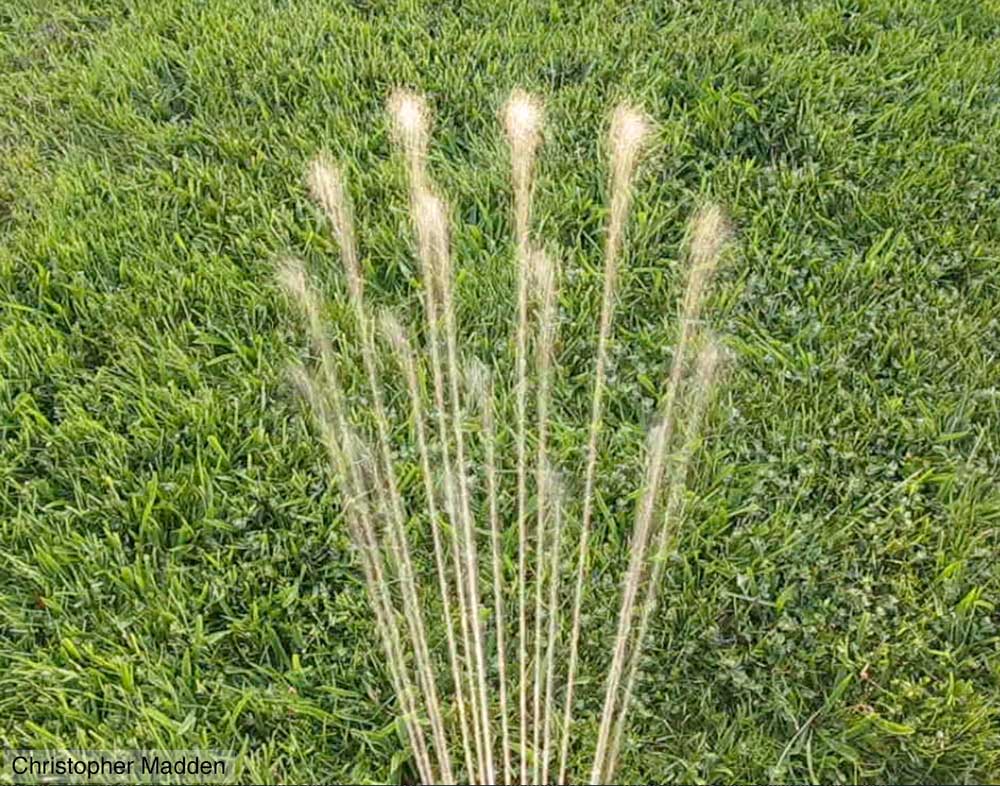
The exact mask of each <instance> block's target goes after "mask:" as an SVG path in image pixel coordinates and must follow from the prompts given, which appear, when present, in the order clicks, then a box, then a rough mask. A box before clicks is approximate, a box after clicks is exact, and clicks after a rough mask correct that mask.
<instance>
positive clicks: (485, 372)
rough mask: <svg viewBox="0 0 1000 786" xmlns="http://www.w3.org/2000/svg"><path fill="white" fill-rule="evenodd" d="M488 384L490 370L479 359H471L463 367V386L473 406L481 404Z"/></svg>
mask: <svg viewBox="0 0 1000 786" xmlns="http://www.w3.org/2000/svg"><path fill="white" fill-rule="evenodd" d="M489 383H490V370H489V369H488V368H487V367H486V364H485V363H483V361H481V360H480V359H479V358H473V359H472V360H470V361H469V363H468V364H467V365H466V367H465V386H466V388H467V389H468V391H469V394H470V395H471V396H472V399H473V403H474V404H480V405H481V404H482V402H483V401H484V400H485V398H486V395H487V390H488V389H489Z"/></svg>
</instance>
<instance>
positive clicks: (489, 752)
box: [433, 200, 496, 783]
mask: <svg viewBox="0 0 1000 786" xmlns="http://www.w3.org/2000/svg"><path fill="white" fill-rule="evenodd" d="M437 205H438V206H437V208H436V209H435V211H434V212H435V213H437V215H438V216H440V218H439V219H438V220H437V221H435V222H434V226H435V236H434V246H433V247H434V252H435V256H434V262H435V273H436V275H437V284H438V288H439V291H440V293H441V308H442V312H443V315H444V323H445V345H446V355H445V361H446V362H445V368H446V370H447V374H446V376H447V380H448V387H449V392H450V404H451V424H452V431H453V436H454V439H455V466H456V469H457V475H458V492H459V493H458V498H459V504H460V508H461V513H462V515H461V521H462V528H463V540H464V542H463V547H464V549H463V550H464V557H465V579H466V588H467V591H468V600H469V604H468V606H469V627H470V629H471V631H472V634H473V650H474V653H475V671H476V683H477V686H478V688H479V697H478V698H479V707H478V709H479V713H480V723H481V728H482V741H483V759H484V762H485V776H486V780H487V782H488V783H495V782H496V774H495V772H494V766H493V739H492V735H491V734H490V725H489V702H488V700H487V690H486V657H485V653H484V648H485V644H484V637H483V625H482V620H481V618H480V616H479V567H478V560H477V547H476V531H475V526H474V522H473V519H472V513H471V508H470V504H469V488H468V474H469V471H468V464H467V463H466V459H465V437H464V435H463V429H462V403H461V394H460V390H459V374H460V367H461V366H460V363H459V359H458V335H457V330H456V326H455V304H454V299H453V297H452V278H453V274H452V267H451V251H450V248H449V241H448V231H447V230H448V223H447V221H446V220H445V219H444V217H443V216H444V215H445V209H444V206H443V203H441V201H440V200H438V202H437Z"/></svg>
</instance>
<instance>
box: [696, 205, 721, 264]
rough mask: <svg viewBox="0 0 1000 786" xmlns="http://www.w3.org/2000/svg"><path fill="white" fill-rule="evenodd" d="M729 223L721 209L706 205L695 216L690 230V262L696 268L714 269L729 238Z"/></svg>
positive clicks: (717, 206) (716, 206)
mask: <svg viewBox="0 0 1000 786" xmlns="http://www.w3.org/2000/svg"><path fill="white" fill-rule="evenodd" d="M729 231H730V230H729V222H728V220H727V219H726V214H725V213H724V212H723V210H722V208H721V207H719V205H717V204H715V203H712V202H710V203H708V204H707V205H704V206H703V207H702V208H700V209H699V210H698V212H697V213H696V214H695V217H694V221H693V222H692V228H691V261H692V263H693V264H694V265H695V266H696V267H701V266H703V265H709V266H711V267H713V268H714V267H715V264H716V262H717V260H718V257H719V253H720V252H721V250H722V246H723V245H724V244H725V242H726V239H727V238H728V237H729Z"/></svg>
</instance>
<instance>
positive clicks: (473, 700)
mask: <svg viewBox="0 0 1000 786" xmlns="http://www.w3.org/2000/svg"><path fill="white" fill-rule="evenodd" d="M413 218H414V224H415V228H416V235H417V252H418V257H419V260H420V266H421V275H422V277H423V281H424V316H425V321H426V325H427V335H428V346H429V347H430V356H431V373H432V377H433V380H434V410H435V413H436V418H437V428H438V436H439V440H440V445H441V454H442V464H443V469H444V473H443V474H444V487H445V501H446V502H447V506H448V516H449V518H450V519H451V524H452V525H451V527H450V528H449V529H450V534H451V551H452V560H453V561H454V564H455V582H456V589H457V596H458V604H459V621H460V625H461V631H462V644H463V650H464V652H465V657H466V671H465V673H466V685H465V689H466V690H467V703H468V706H469V707H470V708H471V712H470V715H471V716H472V717H471V721H472V737H473V741H474V744H475V749H476V767H473V764H472V762H471V761H467V762H466V766H467V768H468V773H469V779H470V780H474V779H476V778H477V777H478V779H479V780H480V781H484V780H485V771H486V763H485V758H484V743H483V735H484V730H483V729H482V728H481V727H480V718H481V717H482V715H481V713H480V712H479V710H478V691H477V689H476V679H475V672H474V667H473V665H472V661H473V659H474V655H473V652H474V650H475V646H474V644H473V641H472V629H471V628H470V626H469V618H470V614H469V608H470V600H469V598H468V597H467V582H466V581H465V580H464V578H463V563H464V560H463V558H462V547H461V543H460V540H459V536H460V532H461V531H462V529H463V525H462V521H463V509H462V506H461V503H460V501H459V491H458V485H459V481H458V469H457V467H456V464H455V461H454V460H453V456H452V453H451V440H450V437H449V433H450V430H449V427H448V407H447V406H446V403H445V369H444V362H443V359H442V355H446V354H447V350H446V348H445V343H446V342H445V339H444V337H443V336H442V330H441V327H440V322H441V319H442V318H441V316H440V312H441V309H442V308H443V305H442V302H441V295H440V292H439V286H438V281H437V279H438V277H437V274H436V272H435V270H436V266H437V264H436V262H435V256H436V247H437V245H438V241H437V238H438V237H440V236H442V235H445V234H446V233H447V226H446V225H445V216H444V209H443V207H442V205H441V203H440V201H439V200H438V198H437V197H436V196H434V195H433V194H432V193H430V192H429V191H419V192H417V193H416V195H415V196H414V203H413ZM457 690H458V689H456V691H457Z"/></svg>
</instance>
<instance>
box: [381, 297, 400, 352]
mask: <svg viewBox="0 0 1000 786" xmlns="http://www.w3.org/2000/svg"><path fill="white" fill-rule="evenodd" d="M378 324H379V329H380V330H381V331H382V335H383V336H385V338H386V340H387V341H388V342H389V343H390V344H391V345H392V348H393V349H394V350H395V351H396V352H402V351H404V350H405V348H406V344H407V340H406V332H405V331H404V329H403V325H402V324H401V323H400V321H399V319H397V318H396V315H395V314H393V313H392V312H391V311H390V310H389V309H387V308H383V309H380V310H379V313H378Z"/></svg>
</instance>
